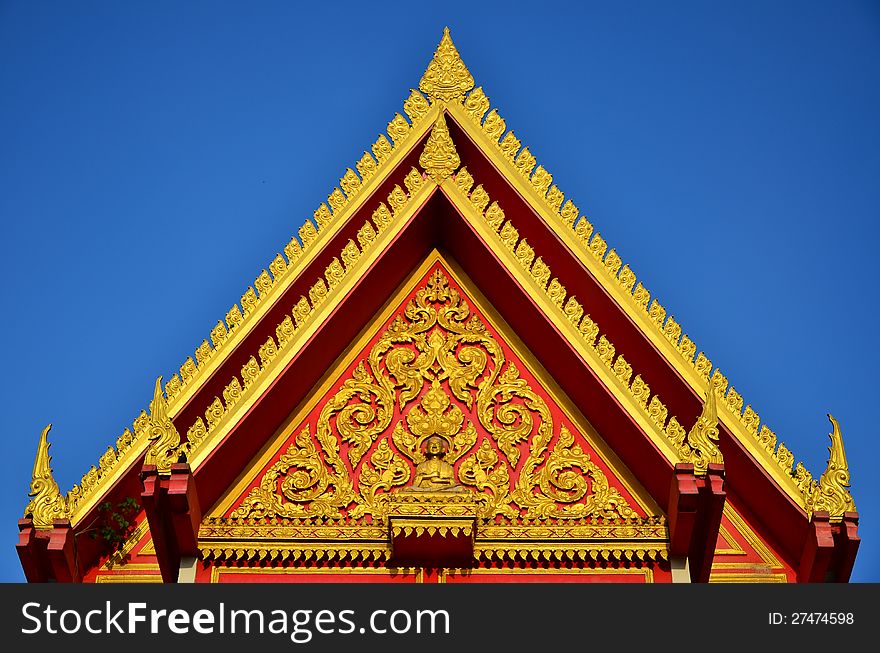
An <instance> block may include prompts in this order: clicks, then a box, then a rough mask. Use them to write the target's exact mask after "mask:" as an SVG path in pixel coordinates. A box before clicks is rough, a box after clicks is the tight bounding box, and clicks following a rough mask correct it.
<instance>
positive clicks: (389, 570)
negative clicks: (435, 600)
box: [211, 565, 425, 583]
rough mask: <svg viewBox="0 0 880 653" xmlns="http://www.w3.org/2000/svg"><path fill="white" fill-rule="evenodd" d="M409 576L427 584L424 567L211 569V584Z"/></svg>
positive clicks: (216, 567) (215, 567)
mask: <svg viewBox="0 0 880 653" xmlns="http://www.w3.org/2000/svg"><path fill="white" fill-rule="evenodd" d="M400 571H402V573H403V574H404V575H408V574H410V573H411V572H415V582H416V583H424V582H425V570H424V569H423V568H422V567H257V568H254V567H218V566H216V565H215V566H212V567H211V582H212V583H218V582H220V576H221V575H226V576H230V575H242V574H252V575H253V574H261V575H262V574H271V575H279V576H295V575H300V576H301V575H309V574H311V575H328V576H329V575H349V574H350V575H353V576H355V575H357V576H360V575H374V576H387V577H389V578H391V577H393V575H394V573H396V572H400Z"/></svg>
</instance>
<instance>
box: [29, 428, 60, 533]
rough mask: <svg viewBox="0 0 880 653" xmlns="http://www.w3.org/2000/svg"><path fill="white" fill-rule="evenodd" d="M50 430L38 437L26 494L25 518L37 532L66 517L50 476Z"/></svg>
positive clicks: (56, 484) (56, 486) (57, 491)
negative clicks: (28, 489) (31, 521)
mask: <svg viewBox="0 0 880 653" xmlns="http://www.w3.org/2000/svg"><path fill="white" fill-rule="evenodd" d="M51 428H52V425H51V424H49V425H48V426H47V427H46V428H44V429H43V433H42V435H40V443H39V444H38V445H37V457H36V459H35V460H34V471H33V475H32V477H31V491H30V492H29V494H28V496H30V497H31V500H30V502H29V503H28V505H27V507H26V508H25V509H24V514H25V517H30V518H31V519H33V522H34V527H35V528H37V529H38V530H49V529H51V528H52V527H53V526H54V523H53V522H54V521H55V520H56V519H64V518H65V517H67V516H68V510H67V501H66V500H65V498H64V497H63V496H61V490H60V489H59V488H58V483H56V482H55V478H54V477H53V476H52V467H51V466H50V465H49V463H50V462H51V461H52V457H51V456H50V455H49V447H50V446H51V445H50V442H49V430H50V429H51Z"/></svg>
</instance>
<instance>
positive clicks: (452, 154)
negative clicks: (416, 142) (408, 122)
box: [419, 113, 461, 184]
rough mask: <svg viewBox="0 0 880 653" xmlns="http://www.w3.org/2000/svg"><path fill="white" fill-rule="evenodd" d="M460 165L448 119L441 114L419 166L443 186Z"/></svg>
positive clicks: (420, 158)
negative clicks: (447, 123)
mask: <svg viewBox="0 0 880 653" xmlns="http://www.w3.org/2000/svg"><path fill="white" fill-rule="evenodd" d="M460 163H461V160H460V159H459V158H458V152H456V151H455V144H454V143H453V142H452V137H451V136H450V135H449V128H448V127H447V126H446V119H445V118H444V117H443V114H442V113H441V114H440V117H439V118H437V122H435V123H434V128H433V129H432V130H431V133H430V134H429V135H428V140H427V142H426V143H425V149H424V150H423V151H422V154H421V156H420V157H419V165H421V166H422V167H423V168H424V169H425V172H427V173H428V176H429V177H430V178H431V179H433V180H434V182H435V183H437V184H442V183H443V182H444V181H445V180H446V179H448V178H449V177H450V176H452V173H453V171H454V170H455V169H456V168H458V166H459V164H460Z"/></svg>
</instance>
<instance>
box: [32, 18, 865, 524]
mask: <svg viewBox="0 0 880 653" xmlns="http://www.w3.org/2000/svg"><path fill="white" fill-rule="evenodd" d="M418 88H419V90H412V91H411V93H410V95H409V96H408V97H407V99H406V101H405V102H404V103H403V113H397V114H395V115H394V117H393V118H392V119H391V121H390V122H389V123H388V125H387V128H386V130H385V133H383V134H381V135H380V136H379V137H378V138H377V140H376V141H375V142H374V143H373V144H372V145H371V147H370V151H369V152H366V151H365V152H364V153H363V155H362V156H360V157H359V158H358V160H357V161H356V162H355V163H354V164H353V166H352V167H348V168H346V169H345V171H344V172H343V174H342V176H341V177H340V181H339V185H338V186H337V187H335V188H333V189H332V190H331V192H330V193H329V194H328V196H327V199H326V201H324V202H322V203H320V204H319V206H318V208H317V209H316V210H315V211H314V214H313V216H311V217H310V218H308V219H306V220H305V221H304V222H303V224H302V226H300V227H299V228H298V230H297V235H296V236H294V237H293V238H291V240H290V241H289V242H288V243H286V244H285V245H284V246H283V253H277V254H276V255H275V256H273V257H272V258H271V260H270V261H269V263H268V265H267V266H266V269H263V270H262V271H260V273H259V274H258V275H257V276H256V278H255V280H254V282H253V285H251V286H249V287H248V288H247V290H246V291H245V292H244V293H243V295H242V296H241V299H240V301H238V302H236V303H234V304H233V305H232V306H231V307H230V309H229V310H228V311H227V313H226V315H225V316H224V317H223V319H220V320H218V321H217V323H216V324H215V325H214V326H213V327H212V328H211V329H210V331H209V333H208V335H207V337H206V338H205V339H204V340H203V341H202V342H201V343H200V344H199V345H198V346H197V347H196V349H195V351H194V354H193V355H192V356H189V357H187V358H186V359H185V360H184V361H183V363H182V364H181V366H180V368H179V370H177V371H175V372H174V373H173V374H171V376H170V378H168V380H167V381H165V382H164V383H163V382H162V379H161V378H160V380H159V381H157V384H156V388H155V393H154V396H153V397H152V400H151V402H150V410H149V412H148V411H146V410H145V411H142V412H141V414H140V415H139V416H138V417H137V418H135V420H134V423H133V425H132V428H131V429H126V430H125V431H124V432H123V434H122V435H121V436H120V437H119V438H118V439H117V440H116V442H115V446H113V445H112V444H111V445H110V446H109V448H108V450H107V452H106V453H105V454H104V455H103V456H102V457H101V459H100V461H99V462H98V464H97V465H96V466H95V467H93V468H92V469H90V470H89V471H88V472H87V473H86V474H85V475H84V476H83V479H82V482H81V484H78V485H76V486H74V487H73V488H72V489H71V490H70V491H69V492H68V493H67V494H66V496H65V497H64V500H63V501H58V500H56V499H57V497H58V495H59V491H58V489H57V484H54V480H51V470H50V468H49V459H48V441H47V439H46V433H45V432H44V434H43V437H42V439H41V444H40V448H39V453H38V457H37V462H38V465H37V466H35V472H34V479H35V482H36V480H37V473H38V472H39V474H40V475H41V477H42V478H46V479H48V480H47V482H46V483H44V484H42V485H41V486H40V487H37V488H36V489H35V488H34V487H32V495H33V496H34V497H35V498H34V501H32V502H31V504H30V505H29V508H28V511H29V512H30V513H33V514H34V517H35V523H37V513H35V512H34V505H39V506H43V508H40V509H39V510H40V511H42V512H41V513H40V515H41V517H42V519H43V521H44V522H45V523H51V520H50V519H49V518H50V517H51V516H55V517H57V516H61V514H60V513H63V515H65V516H68V517H69V518H70V519H71V521H72V522H73V524H74V526H76V524H77V523H79V522H81V521H82V520H83V519H84V518H85V517H86V516H87V515H88V514H89V513H90V512H91V511H92V510H93V509H94V508H95V506H96V505H97V504H98V503H99V502H100V501H101V499H102V497H104V496H105V495H106V493H107V492H109V491H110V490H111V488H113V487H114V486H116V485H117V484H118V483H119V481H120V480H121V479H123V477H126V476H127V475H129V474H130V473H131V470H132V469H134V468H135V467H136V463H137V462H138V461H140V460H142V459H143V458H144V456H147V458H148V459H149V460H150V461H152V462H155V463H157V464H158V465H159V467H160V469H161V468H162V467H163V466H167V465H170V464H171V463H172V462H174V461H176V460H177V458H178V456H179V455H180V454H183V455H185V456H186V458H187V460H188V461H189V462H190V464H191V465H192V467H193V469H194V470H198V468H199V467H200V466H201V465H203V464H204V463H205V461H207V460H208V459H209V458H210V457H211V456H212V455H214V453H215V451H216V448H217V447H219V446H221V445H222V443H223V442H224V441H225V437H226V436H227V435H228V433H229V432H230V430H231V429H232V428H233V427H234V425H235V423H236V421H237V420H238V419H239V418H240V417H241V416H242V415H244V414H246V413H247V411H248V410H249V409H250V408H251V407H252V406H253V404H254V402H255V401H256V399H257V397H259V396H260V393H261V392H264V391H265V390H266V389H267V388H268V387H270V386H271V384H272V380H273V378H274V376H275V375H276V373H277V372H278V371H279V370H280V369H282V368H283V366H284V365H285V364H286V362H289V361H291V360H293V359H294V358H295V357H296V356H297V352H299V351H300V348H302V347H305V346H306V345H307V343H308V342H309V341H310V338H311V337H312V336H313V335H314V334H315V332H316V331H317V330H318V329H319V327H320V325H321V324H323V323H324V322H325V321H326V320H327V319H329V318H330V316H331V315H333V313H334V311H335V309H336V307H337V304H338V302H340V301H341V299H342V298H343V297H344V296H346V294H348V293H350V292H353V291H354V290H355V289H356V288H358V287H359V284H360V283H361V277H362V275H364V274H366V273H367V271H368V270H369V269H370V266H371V265H372V264H373V263H374V262H375V261H376V260H377V259H378V256H379V253H380V251H381V250H382V248H384V247H386V246H390V244H391V243H392V242H394V239H395V238H398V237H401V234H403V233H404V232H405V231H406V229H407V228H408V227H407V225H409V224H410V221H411V219H412V218H413V216H414V215H416V213H418V211H420V210H421V209H422V207H424V206H425V205H426V203H428V202H429V201H434V200H433V199H432V198H433V197H434V196H435V195H437V196H438V197H439V196H440V195H442V196H443V197H444V198H445V201H448V202H449V203H450V204H451V205H452V206H454V207H455V208H456V210H457V211H458V212H459V213H461V214H462V215H463V216H465V219H466V220H467V221H468V222H469V223H470V224H471V225H472V226H473V228H474V229H475V230H476V231H477V232H478V233H479V235H480V238H481V239H482V241H483V242H484V243H485V244H486V245H487V246H488V247H489V248H490V249H491V251H492V252H493V255H494V256H495V257H497V259H498V261H499V265H501V266H503V268H504V269H505V270H507V271H508V272H509V274H510V275H511V276H512V277H513V278H515V279H516V282H517V283H518V284H519V286H521V287H522V288H523V289H524V290H525V291H527V292H528V293H529V294H530V295H532V296H533V297H534V299H535V303H536V305H537V307H538V309H539V310H540V311H541V312H542V313H543V314H544V315H545V316H546V318H547V319H548V321H550V322H552V323H554V324H556V325H557V327H556V328H557V330H558V331H559V333H560V334H561V335H562V336H563V337H564V338H565V339H566V340H567V342H568V343H569V344H570V345H571V348H572V350H573V351H574V352H576V353H577V355H578V356H580V357H581V358H583V359H584V360H586V361H588V362H589V367H590V368H591V369H592V370H593V372H594V373H595V374H596V375H597V378H600V380H601V382H602V383H603V384H604V385H605V386H606V387H607V388H609V393H610V394H611V395H613V397H614V400H615V401H616V402H617V403H618V404H619V405H620V406H621V407H622V409H623V410H624V412H625V414H626V415H628V418H629V419H630V420H631V421H632V422H633V423H634V424H636V425H637V427H638V429H639V430H641V431H642V432H644V433H645V434H646V435H647V437H648V438H649V440H650V442H651V446H653V447H654V448H655V449H656V450H657V452H659V455H660V456H662V458H663V459H665V460H666V461H667V462H668V463H669V465H670V466H671V465H674V464H675V463H677V462H691V463H694V465H695V467H696V468H697V469H698V470H700V469H702V470H705V468H706V466H707V465H708V464H709V463H710V462H721V461H722V460H725V459H724V458H723V457H722V456H721V454H722V452H723V451H724V449H725V447H728V450H730V449H729V447H730V446H731V443H732V444H733V445H736V446H737V447H738V450H739V451H740V453H739V454H738V455H739V458H737V460H741V461H749V460H751V461H752V462H753V463H754V465H756V466H757V468H758V469H760V474H761V475H762V476H764V477H766V478H767V479H768V482H769V483H771V484H772V485H773V486H775V487H776V488H778V490H779V491H780V493H781V495H782V496H784V497H785V500H786V501H788V502H789V503H791V504H792V505H793V506H794V507H796V508H797V509H798V510H799V511H801V514H802V516H803V517H804V518H806V515H808V514H809V513H811V512H813V511H814V510H827V511H829V512H830V513H831V515H832V517H833V518H838V519H839V518H840V517H841V516H842V515H843V513H844V512H847V511H854V510H855V505H854V502H853V500H852V497H851V495H850V494H849V491H848V489H847V488H848V483H849V474H848V468H847V464H846V457H845V453H844V449H843V443H842V437H841V435H840V430H839V427H838V425H837V423H836V422H835V421H834V420H833V418H831V421H832V432H831V435H830V437H831V447H830V448H829V452H830V454H831V456H830V460H829V463H828V468H827V469H826V470H825V473H824V474H823V475H822V476H821V478H820V479H819V480H816V479H814V478H813V476H812V474H811V473H810V472H809V471H807V470H806V469H805V467H804V466H803V465H802V464H800V463H798V464H797V465H796V466H795V465H794V462H795V457H794V454H793V453H792V452H791V451H790V450H789V449H788V448H787V447H786V446H785V444H784V443H782V442H781V441H778V440H777V436H776V434H775V433H774V432H773V431H772V430H771V429H770V428H769V427H768V426H767V425H765V424H763V423H762V421H761V419H760V417H759V414H758V412H757V410H756V409H754V408H753V407H752V406H751V404H748V403H747V402H746V400H745V399H744V398H743V397H742V396H741V394H740V393H739V392H738V391H737V390H736V389H735V387H734V386H733V384H732V383H731V382H730V381H729V379H728V378H727V376H726V375H725V374H724V373H723V372H721V371H720V370H719V369H718V368H717V367H715V366H714V365H713V363H712V361H711V359H710V357H709V356H708V355H707V354H706V353H705V352H703V351H701V350H700V348H699V347H698V346H697V345H696V343H694V342H693V341H692V339H691V338H690V337H688V335H687V333H686V332H685V330H684V328H683V326H682V325H681V324H679V323H678V321H677V320H676V319H675V318H674V317H673V316H672V315H669V314H667V310H666V309H665V308H664V306H663V304H662V303H661V302H660V300H659V299H658V298H657V297H654V296H652V295H651V293H650V292H649V290H648V289H647V286H648V285H649V284H648V283H647V282H646V281H644V280H641V279H639V278H637V276H636V274H635V273H634V272H633V270H632V268H631V266H630V264H629V263H625V262H624V258H623V257H622V255H621V254H620V253H619V252H618V251H617V249H616V248H615V247H612V246H611V244H610V243H608V242H607V241H606V240H605V238H603V236H602V235H601V233H600V232H599V230H598V229H597V227H596V226H595V225H593V224H592V222H591V221H590V220H588V219H587V218H586V217H585V216H583V215H582V214H581V211H580V210H579V209H578V207H577V206H576V204H575V203H574V201H573V200H572V199H571V198H570V197H568V196H566V195H565V194H564V193H563V191H562V190H561V189H559V188H558V186H557V185H556V184H554V183H553V175H552V174H551V173H550V172H549V171H548V169H547V168H546V167H544V165H542V164H539V163H538V161H537V160H536V158H535V157H534V156H533V155H532V154H531V152H530V150H529V148H528V146H525V147H524V146H523V143H522V142H521V140H520V139H519V138H518V137H517V136H516V135H515V134H514V132H513V130H512V129H508V125H507V123H506V121H505V120H504V119H503V118H502V116H501V113H500V112H499V110H498V109H497V108H493V107H492V105H491V102H490V100H489V98H488V96H487V95H486V93H485V92H484V91H483V88H482V86H477V85H476V82H475V80H474V79H473V77H472V75H471V73H470V71H469V70H468V69H467V66H466V65H465V64H464V62H463V60H462V59H461V57H460V55H459V53H458V50H457V49H456V47H455V45H454V43H453V42H452V39H451V36H450V34H449V30H448V29H446V30H444V34H443V37H442V39H441V41H440V44H439V45H438V47H437V49H436V51H435V53H434V56H433V58H432V59H431V61H430V62H429V64H428V67H427V69H426V71H425V73H424V75H423V76H422V78H421V80H420V81H419V85H418ZM404 114H405V116H404ZM477 155H479V156H477ZM464 159H473V160H474V163H472V164H471V166H472V167H471V168H470V169H469V168H468V167H467V166H465V167H462V166H461V162H462V160H464ZM478 161H479V163H478ZM416 166H418V167H419V168H421V169H422V170H424V171H425V173H426V176H423V175H422V173H421V171H420V170H419V169H418V168H417V167H416ZM401 172H405V173H406V174H405V175H404V176H403V177H402V178H400V179H399V178H398V177H395V176H394V175H395V174H396V173H401ZM498 180H502V181H503V182H504V184H502V183H501V182H500V181H498ZM490 191H491V192H490ZM520 206H525V207H528V209H529V211H530V213H529V215H528V217H527V219H526V218H525V217H522V216H521V215H520V213H519V208H518V207H520ZM515 207H517V209H516V211H514V208H515ZM505 211H507V213H505ZM363 212H366V214H367V215H368V216H369V219H361V214H362V213H363ZM588 281H589V282H590V283H592V284H593V286H590V287H589V288H588V287H587V282H588ZM291 300H292V301H291ZM285 302H290V304H291V305H290V306H286V305H285ZM612 305H613V306H614V307H616V312H615V313H613V314H612V312H611V310H610V308H609V307H611V306H612ZM594 306H598V307H599V308H594ZM603 307H604V308H603ZM282 316H283V318H282ZM640 365H642V367H640ZM229 370H233V371H234V375H235V376H234V377H233V375H232V373H231V372H230V371H229ZM654 379H657V380H654ZM669 379H677V380H678V383H676V384H675V387H674V388H673V387H672V384H671V383H670V382H669ZM649 381H650V383H649ZM829 417H830V416H829ZM713 429H714V431H713ZM719 429H720V430H721V439H722V442H721V444H722V446H721V447H720V450H719V449H718V448H717V447H715V445H714V443H715V442H716V441H717V440H718V437H719V433H718V431H719ZM725 438H730V440H729V441H728V440H726V439H725ZM734 464H743V465H744V464H746V463H734ZM37 467H39V470H38V469H37ZM53 484H54V487H53ZM43 513H45V514H43ZM47 520H48V521H47Z"/></svg>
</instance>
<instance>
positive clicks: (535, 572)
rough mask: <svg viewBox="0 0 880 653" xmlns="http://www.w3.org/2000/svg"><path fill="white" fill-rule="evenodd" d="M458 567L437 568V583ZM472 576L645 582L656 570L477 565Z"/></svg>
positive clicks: (642, 568)
mask: <svg viewBox="0 0 880 653" xmlns="http://www.w3.org/2000/svg"><path fill="white" fill-rule="evenodd" d="M456 571H460V570H458V569H447V568H443V567H441V568H439V569H438V570H437V583H438V584H445V583H446V578H447V576H453V575H455V572H456ZM467 572H468V573H469V575H471V576H507V575H511V576H518V575H523V576H525V575H532V576H544V575H547V576H554V575H558V576H644V578H645V583H653V582H654V570H653V569H651V568H650V567H623V568H616V569H601V568H600V569H596V568H592V567H581V568H566V567H559V568H554V567H546V568H545V567H542V568H540V569H524V568H522V567H510V568H504V569H485V568H482V567H475V568H473V569H468V570H467Z"/></svg>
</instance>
